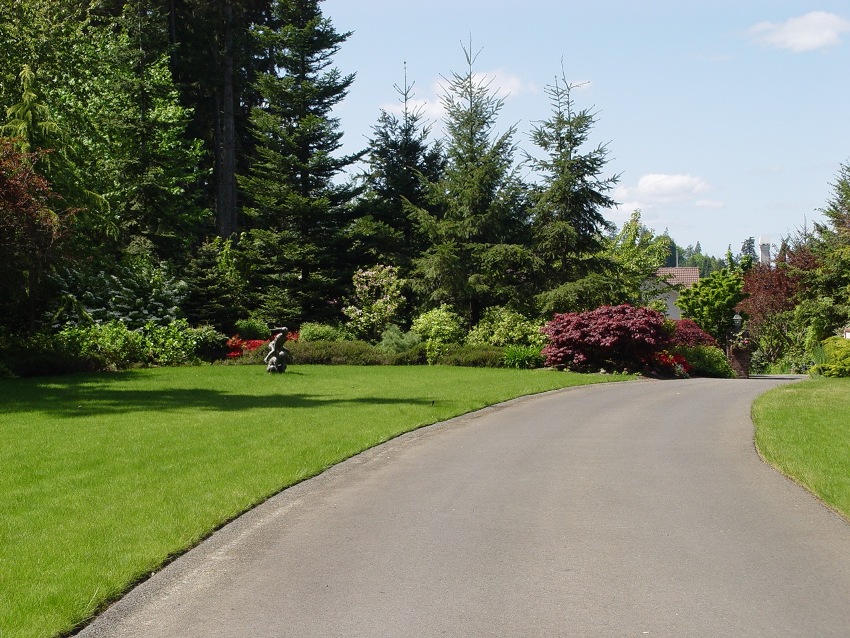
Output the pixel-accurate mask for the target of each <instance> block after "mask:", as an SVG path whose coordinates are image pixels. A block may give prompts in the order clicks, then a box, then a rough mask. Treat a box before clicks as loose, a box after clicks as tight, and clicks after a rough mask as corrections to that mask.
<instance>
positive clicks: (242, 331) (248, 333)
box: [233, 317, 270, 341]
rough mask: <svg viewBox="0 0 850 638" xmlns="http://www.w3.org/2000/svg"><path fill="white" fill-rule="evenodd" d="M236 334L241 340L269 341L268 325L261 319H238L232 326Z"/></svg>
mask: <svg viewBox="0 0 850 638" xmlns="http://www.w3.org/2000/svg"><path fill="white" fill-rule="evenodd" d="M233 325H234V329H235V330H236V334H238V335H239V336H240V337H242V338H243V339H248V340H265V341H268V340H269V334H270V330H269V325H268V324H267V323H266V322H265V321H263V320H262V319H258V318H256V317H249V318H248V319H239V320H238V321H236V322H235V323H234V324H233Z"/></svg>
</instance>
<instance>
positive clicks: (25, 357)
mask: <svg viewBox="0 0 850 638" xmlns="http://www.w3.org/2000/svg"><path fill="white" fill-rule="evenodd" d="M0 359H2V364H3V365H4V366H5V367H6V369H7V370H9V371H10V372H11V373H12V375H14V376H21V377H36V376H50V375H60V374H69V373H71V372H85V371H92V370H96V369H97V368H96V367H95V366H94V363H93V362H92V361H90V360H84V359H81V358H79V357H75V356H73V355H72V354H70V353H69V352H68V351H67V350H66V349H65V348H64V346H63V344H62V343H61V342H60V340H59V339H58V337H56V336H54V335H49V334H43V333H37V334H34V335H30V336H27V337H9V338H8V339H7V340H5V342H4V343H3V346H2V352H0Z"/></svg>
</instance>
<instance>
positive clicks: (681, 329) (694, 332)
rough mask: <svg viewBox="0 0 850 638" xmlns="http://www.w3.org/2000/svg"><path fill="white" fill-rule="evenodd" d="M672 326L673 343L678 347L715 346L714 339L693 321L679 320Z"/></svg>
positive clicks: (673, 322) (672, 322)
mask: <svg viewBox="0 0 850 638" xmlns="http://www.w3.org/2000/svg"><path fill="white" fill-rule="evenodd" d="M670 323H671V324H672V326H671V328H672V337H671V339H672V342H673V344H675V345H677V346H715V345H717V341H716V340H715V338H714V337H712V336H711V335H710V334H708V333H707V332H706V331H705V330H703V329H702V328H700V327H699V326H698V325H697V323H696V321H694V320H693V319H677V320H673V321H671V322H670Z"/></svg>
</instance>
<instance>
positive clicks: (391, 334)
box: [378, 324, 422, 354]
mask: <svg viewBox="0 0 850 638" xmlns="http://www.w3.org/2000/svg"><path fill="white" fill-rule="evenodd" d="M421 341H422V338H421V337H420V336H419V335H418V334H417V333H415V332H413V331H412V330H410V331H408V332H402V331H401V328H399V327H398V326H397V325H395V324H391V325H389V326H387V329H386V330H384V332H383V333H382V334H381V343H379V344H378V349H380V350H381V351H383V352H388V353H391V354H400V353H402V352H406V351H408V350H411V349H412V348H414V347H415V346H417V345H419V343H420V342H421Z"/></svg>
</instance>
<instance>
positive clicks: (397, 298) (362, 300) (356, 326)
mask: <svg viewBox="0 0 850 638" xmlns="http://www.w3.org/2000/svg"><path fill="white" fill-rule="evenodd" d="M353 283H354V298H353V299H352V300H351V303H350V304H349V305H347V306H345V308H343V309H342V312H343V313H344V314H345V315H346V316H347V317H348V318H349V323H348V325H349V327H350V328H351V330H352V331H353V332H354V333H355V334H356V335H357V336H359V337H363V338H366V339H372V340H376V339H377V338H378V337H379V336H380V334H381V332H383V330H384V329H385V328H386V327H387V326H388V325H389V324H390V322H391V321H392V319H393V317H395V314H396V312H398V309H399V308H400V307H401V305H402V303H404V295H402V293H401V290H402V287H403V286H404V280H403V279H399V277H398V273H397V270H396V268H395V267H394V266H380V265H378V266H373V267H372V268H369V269H366V270H362V269H361V270H358V271H357V272H355V273H354V277H353Z"/></svg>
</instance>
